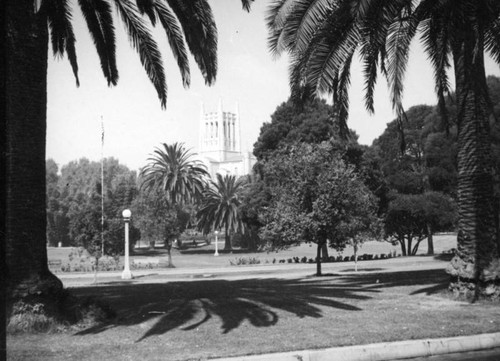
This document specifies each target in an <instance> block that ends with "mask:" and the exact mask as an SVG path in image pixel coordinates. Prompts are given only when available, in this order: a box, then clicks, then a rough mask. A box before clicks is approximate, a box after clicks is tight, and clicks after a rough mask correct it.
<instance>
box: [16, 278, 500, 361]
mask: <svg viewBox="0 0 500 361" xmlns="http://www.w3.org/2000/svg"><path fill="white" fill-rule="evenodd" d="M447 281H448V277H447V275H446V274H445V273H444V271H443V270H441V269H438V270H430V269H419V270H415V271H409V272H402V271H398V270H395V271H394V272H388V273H376V272H368V273H364V274H344V275H334V276H328V277H321V278H317V277H301V278H294V279H290V278H287V279H280V278H272V279H258V278H255V279H244V280H224V279H207V280H193V281H189V282H187V281H186V282H180V281H178V282H166V283H155V284H148V283H142V284H133V285H131V284H127V283H116V284H109V285H101V286H98V287H80V288H74V289H73V292H74V293H75V294H76V295H80V296H87V295H93V296H97V297H98V298H100V299H102V300H104V301H106V302H107V303H108V304H109V305H111V307H112V308H113V309H114V310H115V311H116V312H117V317H116V319H114V320H112V321H111V322H109V323H108V324H104V325H101V326H99V327H95V328H91V329H86V330H80V331H72V332H67V333H63V334H38V335H13V336H9V337H8V338H7V354H8V359H9V360H61V361H62V360H70V359H72V360H109V361H111V360H120V361H121V360H172V361H173V360H204V359H208V358H213V357H218V356H219V357H222V356H235V355H245V354H255V353H267V352H278V351H289V350H299V349H310V348H313V349H314V348H326V347H334V346H343V345H356V344H367V343H374V342H384V341H395V340H406V339H419V338H435V337H444V336H456V335H468V334H477V333H485V332H498V331H500V307H499V305H498V304H493V303H476V304H470V303H465V302H459V301H454V300H451V299H450V298H449V297H448V296H447V294H446V292H445V289H446V285H447Z"/></svg>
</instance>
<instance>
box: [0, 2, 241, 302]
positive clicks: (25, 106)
mask: <svg viewBox="0 0 500 361" xmlns="http://www.w3.org/2000/svg"><path fill="white" fill-rule="evenodd" d="M242 3H243V5H244V7H245V8H246V9H247V10H248V7H249V4H250V0H245V1H242ZM78 4H79V6H80V8H81V10H82V14H83V16H84V18H85V21H86V23H87V26H88V30H89V33H90V34H91V37H92V39H93V41H94V45H95V47H96V50H97V54H98V56H99V59H100V63H101V69H102V72H103V74H104V77H105V79H106V81H107V82H108V84H109V85H110V86H112V85H116V84H117V82H118V69H117V65H116V51H115V27H114V18H113V16H112V10H113V9H112V5H113V6H114V7H115V8H116V11H117V14H118V15H119V17H120V18H121V20H122V22H123V24H124V26H125V28H126V31H127V33H128V35H129V39H130V42H131V44H132V46H133V47H134V48H135V49H136V50H137V52H138V54H139V57H140V60H141V63H142V64H143V66H144V68H145V70H146V73H147V76H148V77H149V79H150V80H151V82H152V83H153V86H154V87H155V89H156V91H157V93H158V97H159V100H160V104H161V106H162V107H163V108H165V107H166V100H167V86H166V83H165V72H164V69H163V65H162V59H161V53H160V51H159V48H158V46H157V44H156V42H155V41H154V39H153V37H152V36H151V33H150V31H149V29H148V25H147V22H146V20H145V18H146V17H147V18H148V19H149V21H150V23H151V24H152V25H153V26H155V25H157V24H161V26H163V28H164V29H165V33H166V36H167V38H168V41H169V44H170V48H171V50H172V52H173V54H174V57H175V58H176V60H177V63H178V66H179V69H180V72H181V75H182V81H183V83H184V85H185V86H188V85H189V83H190V72H189V63H188V57H187V53H188V51H187V50H186V49H189V52H191V54H193V56H194V59H195V61H196V63H197V64H198V67H199V68H200V70H201V73H202V75H203V76H204V78H205V82H206V83H207V84H209V85H210V84H212V83H213V82H214V81H215V77H216V72H217V58H216V51H217V29H216V26H215V23H214V19H213V16H212V11H211V9H210V6H209V5H208V2H207V1H206V0H197V1H182V0H156V1H144V0H136V2H133V1H131V0H79V1H78ZM5 19H6V26H5V29H6V32H5V35H6V36H5V41H3V42H2V47H3V48H2V50H3V51H2V54H5V56H4V58H3V59H4V65H5V69H6V72H5V76H4V77H2V84H5V94H6V97H5V110H6V112H5V125H6V132H2V134H5V139H4V141H2V142H0V143H1V144H2V147H3V148H2V152H1V153H2V157H5V158H3V161H2V165H4V166H5V168H4V169H5V174H6V183H7V187H6V193H5V195H6V198H5V200H6V202H5V203H6V208H5V209H6V218H5V219H6V227H5V234H6V237H5V238H6V242H5V254H6V267H5V268H6V272H2V274H3V275H4V276H5V277H6V279H7V280H8V284H7V287H8V294H9V296H10V297H13V298H14V297H18V296H26V295H29V294H35V293H37V294H53V293H57V291H58V290H60V289H61V287H62V284H61V282H60V281H59V279H57V278H56V277H55V276H54V275H53V274H52V273H50V272H49V270H48V267H47V250H46V236H45V228H46V210H45V140H46V113H47V64H48V62H47V59H48V54H47V51H48V47H49V39H50V42H51V45H52V49H53V51H54V54H56V55H57V56H60V57H62V56H63V55H64V54H66V55H67V57H68V59H69V62H70V65H71V67H72V69H73V73H74V75H75V79H76V84H77V85H78V84H79V77H78V63H77V56H76V49H75V36H74V33H73V27H72V24H71V20H72V13H71V4H70V2H69V1H68V0H7V1H6V2H5ZM2 75H3V74H2ZM2 244H3V242H2Z"/></svg>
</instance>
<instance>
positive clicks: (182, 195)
mask: <svg viewBox="0 0 500 361" xmlns="http://www.w3.org/2000/svg"><path fill="white" fill-rule="evenodd" d="M193 156H194V154H193V153H191V151H190V150H189V149H186V148H185V147H184V145H183V144H182V143H181V144H179V143H174V144H172V145H168V144H165V143H163V150H162V149H160V148H156V150H155V151H154V156H152V157H151V158H149V159H148V160H149V163H148V164H147V165H146V166H145V167H144V168H143V169H142V170H141V172H140V179H141V188H142V189H144V190H146V191H153V192H156V194H160V195H164V196H165V200H166V201H167V204H169V205H170V206H172V207H173V208H174V209H175V210H177V211H178V209H176V207H177V206H179V205H181V204H186V203H196V202H198V201H199V200H200V199H201V196H202V193H203V190H204V189H205V185H206V179H207V178H209V177H210V175H209V174H208V172H207V170H206V168H205V165H203V164H202V163H201V162H199V161H197V160H193ZM170 233H171V232H167V231H166V232H165V234H166V235H167V238H166V239H165V245H166V248H167V255H168V264H169V267H173V263H172V253H171V250H172V239H171V238H170V237H168V235H169V234H170Z"/></svg>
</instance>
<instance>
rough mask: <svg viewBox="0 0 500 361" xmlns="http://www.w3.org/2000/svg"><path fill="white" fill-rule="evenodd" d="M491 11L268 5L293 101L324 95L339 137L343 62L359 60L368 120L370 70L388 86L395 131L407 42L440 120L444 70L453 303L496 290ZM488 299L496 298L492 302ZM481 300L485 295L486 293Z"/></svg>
mask: <svg viewBox="0 0 500 361" xmlns="http://www.w3.org/2000/svg"><path fill="white" fill-rule="evenodd" d="M499 16H500V3H499V2H498V1H496V0H458V1H457V0H445V1H437V2H436V1H434V0H422V1H420V2H417V3H415V2H414V1H411V0H402V1H397V2H392V1H389V2H383V1H361V2H358V1H356V2H353V1H351V0H341V1H335V2H334V1H330V0H321V1H314V2H301V1H299V0H285V1H280V2H277V3H275V5H274V6H273V7H272V9H271V11H270V15H269V16H268V26H269V29H270V47H271V49H272V50H273V51H275V52H277V53H279V52H281V51H289V52H290V53H291V62H292V65H291V68H292V69H291V71H290V78H291V79H290V83H291V88H292V96H293V97H294V98H300V97H303V96H304V95H311V96H315V95H316V94H320V93H329V94H331V95H332V98H333V103H334V104H333V105H334V113H335V114H336V119H337V120H338V123H339V124H340V125H341V127H340V128H341V129H342V128H346V125H345V123H346V120H347V116H348V109H349V108H348V107H349V98H348V92H347V90H348V87H349V84H350V81H349V80H350V71H351V62H352V58H353V56H354V53H355V52H356V51H359V54H360V57H361V61H362V62H363V64H364V74H365V78H366V82H365V85H366V86H365V91H366V95H365V102H366V107H367V109H368V110H369V111H373V94H374V88H375V84H376V80H377V74H378V70H379V69H381V70H382V72H383V73H384V74H385V75H386V77H387V78H388V83H389V87H390V93H391V101H392V103H393V107H394V109H395V110H396V112H397V115H398V118H399V121H400V123H402V120H403V118H404V110H403V106H402V95H403V90H404V87H403V79H404V73H405V70H406V65H407V62H408V56H409V48H410V44H411V40H412V39H413V38H414V37H415V35H416V34H417V32H418V31H419V32H421V34H422V36H421V40H422V43H423V45H424V48H425V51H426V53H427V54H428V57H429V59H430V61H431V64H432V66H433V68H434V78H435V81H436V88H435V89H436V93H437V97H438V102H439V107H440V109H441V110H442V112H441V113H442V115H443V122H444V123H445V124H446V123H447V119H448V115H447V113H446V112H445V94H446V93H449V81H448V73H447V70H448V69H449V68H450V67H451V65H452V62H453V68H454V74H455V84H456V104H457V109H458V112H457V126H458V129H459V132H458V206H459V221H458V237H457V241H458V251H457V253H456V255H455V257H454V259H453V260H452V262H451V264H450V266H449V268H448V272H449V273H450V275H451V276H452V280H451V283H450V288H452V289H454V290H455V291H456V292H458V293H466V294H469V293H470V290H471V289H473V290H475V291H474V295H475V296H478V295H480V294H485V291H486V289H487V288H488V287H489V286H490V285H493V287H494V288H496V289H497V290H498V287H497V286H496V285H497V284H498V280H499V279H500V270H499V269H498V268H497V267H496V266H495V264H496V263H497V259H498V254H499V252H498V242H497V239H496V232H495V215H494V200H493V199H492V197H491V194H492V193H493V177H492V170H493V162H492V158H491V147H490V133H489V124H488V123H489V119H488V118H489V116H490V115H491V113H492V110H493V109H492V106H491V101H490V97H489V95H488V89H487V86H486V76H485V65H484V53H485V52H486V51H487V52H489V54H490V55H491V56H492V58H493V59H494V60H495V61H496V62H497V63H500V27H499V26H498V23H499ZM494 293H495V292H494ZM488 294H490V292H489V291H488Z"/></svg>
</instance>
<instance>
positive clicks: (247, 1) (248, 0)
mask: <svg viewBox="0 0 500 361" xmlns="http://www.w3.org/2000/svg"><path fill="white" fill-rule="evenodd" d="M253 2H254V0H241V6H242V7H243V10H246V11H247V12H250V8H251V7H252V3H253Z"/></svg>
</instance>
